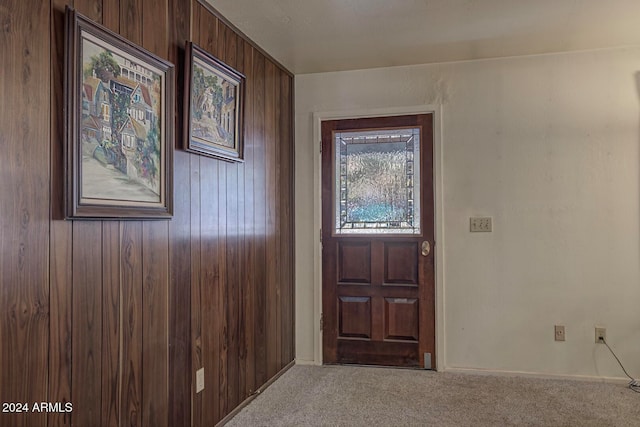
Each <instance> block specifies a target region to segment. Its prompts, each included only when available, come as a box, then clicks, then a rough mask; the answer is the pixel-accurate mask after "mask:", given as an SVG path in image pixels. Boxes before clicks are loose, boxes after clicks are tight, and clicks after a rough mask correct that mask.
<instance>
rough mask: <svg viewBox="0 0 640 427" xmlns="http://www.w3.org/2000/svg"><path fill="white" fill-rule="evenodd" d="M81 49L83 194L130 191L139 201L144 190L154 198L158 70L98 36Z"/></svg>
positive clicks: (157, 180)
mask: <svg viewBox="0 0 640 427" xmlns="http://www.w3.org/2000/svg"><path fill="white" fill-rule="evenodd" d="M83 47H84V49H83V70H84V73H83V74H84V75H83V80H82V86H81V89H82V105H81V116H82V121H81V123H82V132H81V134H82V153H83V156H85V157H86V159H85V160H86V162H85V163H86V164H85V167H84V176H85V177H86V178H87V179H85V180H84V181H83V187H82V191H83V194H86V195H88V197H92V196H95V197H98V196H99V197H107V198H108V197H125V198H126V197H127V196H126V194H127V192H132V193H135V194H136V198H137V199H139V198H140V196H139V193H146V192H148V196H147V198H148V199H149V200H150V201H157V200H158V197H159V191H160V176H159V173H158V169H159V168H158V165H159V164H160V154H159V153H160V151H161V150H160V148H161V143H162V141H160V140H159V135H160V126H161V123H160V122H159V120H158V117H159V116H160V113H161V107H162V106H161V103H160V101H159V91H158V81H159V80H160V74H159V73H155V72H154V71H153V70H151V69H148V68H146V67H144V66H142V65H140V64H137V63H135V62H134V61H132V60H131V59H129V58H127V57H126V55H125V54H124V53H122V52H114V51H113V50H110V49H108V48H105V47H103V46H100V44H99V41H97V40H84V44H83ZM103 169H106V170H107V173H106V175H105V171H104V170H103ZM105 176H106V177H107V178H105ZM122 178H124V179H122ZM104 179H107V182H104ZM110 186H111V187H110ZM115 190H117V191H115Z"/></svg>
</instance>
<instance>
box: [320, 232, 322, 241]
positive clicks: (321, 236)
mask: <svg viewBox="0 0 640 427" xmlns="http://www.w3.org/2000/svg"><path fill="white" fill-rule="evenodd" d="M320 243H322V228H321V229H320Z"/></svg>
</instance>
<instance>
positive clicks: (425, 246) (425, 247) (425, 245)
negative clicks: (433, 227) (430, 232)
mask: <svg viewBox="0 0 640 427" xmlns="http://www.w3.org/2000/svg"><path fill="white" fill-rule="evenodd" d="M430 253H431V243H429V241H428V240H425V241H424V242H422V256H428V255H429V254H430Z"/></svg>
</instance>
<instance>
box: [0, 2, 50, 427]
mask: <svg viewBox="0 0 640 427" xmlns="http://www.w3.org/2000/svg"><path fill="white" fill-rule="evenodd" d="M49 25H50V10H49V8H48V7H46V6H45V5H43V4H38V5H29V4H25V3H22V2H20V1H7V2H3V3H2V6H0V28H1V30H0V52H2V54H3V57H4V58H5V59H4V60H3V62H2V65H0V87H1V88H2V98H3V103H2V104H1V106H0V150H1V152H2V159H3V163H2V167H1V171H0V178H1V179H2V181H1V182H2V186H1V187H0V198H1V199H2V203H0V254H2V258H1V259H0V307H1V308H2V310H0V343H1V347H0V366H1V367H2V371H1V372H0V384H1V386H0V401H1V402H31V401H38V400H40V399H43V398H46V397H47V362H48V360H47V354H48V351H49V335H48V333H49V288H48V282H49V279H48V277H49V253H48V247H49V225H48V218H49V200H50V196H49V180H48V176H49V145H50V142H49V141H50V137H51V136H50V134H49V128H48V126H31V123H30V121H31V120H33V121H34V122H36V123H37V122H40V123H48V122H49V113H50V111H49V107H50V96H51V93H50V88H49V86H48V84H47V82H48V77H49V66H50V57H49V54H50V50H49ZM37 31H40V32H37ZM31 167H33V170H31ZM46 419H47V417H46V414H38V413H35V414H34V413H30V414H28V415H23V414H5V413H0V424H2V425H4V424H7V425H15V426H25V425H45V424H46Z"/></svg>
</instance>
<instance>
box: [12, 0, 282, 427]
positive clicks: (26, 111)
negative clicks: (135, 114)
mask: <svg viewBox="0 0 640 427" xmlns="http://www.w3.org/2000/svg"><path fill="white" fill-rule="evenodd" d="M66 4H69V5H72V6H73V7H75V8H76V9H77V10H78V12H80V13H81V14H83V15H85V16H87V17H88V18H90V19H92V20H94V21H96V22H98V23H102V24H104V25H105V26H106V27H108V28H110V29H111V30H113V31H115V32H118V33H120V34H121V35H123V36H124V37H125V38H127V39H129V40H130V41H132V42H133V43H136V44H139V45H142V46H143V47H145V48H146V49H148V50H150V51H152V52H153V53H155V54H156V55H158V56H160V57H163V58H168V59H169V60H170V61H172V62H173V63H174V64H176V71H177V73H176V75H177V77H176V88H177V96H176V100H177V108H176V120H175V126H176V136H177V138H176V145H177V147H178V148H180V147H182V140H181V139H182V138H181V137H182V135H183V132H182V130H183V120H182V114H183V108H182V100H183V89H182V87H183V81H182V76H183V69H182V66H183V64H184V60H183V52H184V51H183V48H184V41H185V40H188V39H192V40H194V41H196V42H197V43H198V44H200V46H202V47H203V48H205V49H206V50H207V51H209V52H211V53H212V54H214V55H215V56H218V57H220V58H221V59H223V60H224V61H225V62H226V63H228V64H229V65H231V66H232V67H235V68H236V69H238V70H239V71H240V72H242V73H244V74H245V75H246V76H247V81H246V92H245V96H246V98H245V123H244V138H245V139H244V144H245V147H244V149H245V162H244V163H226V162H223V161H220V160H216V159H210V158H205V157H201V156H198V155H192V154H187V153H185V152H183V151H181V150H178V151H177V152H176V153H175V156H174V193H175V194H174V197H175V198H174V201H175V203H174V206H175V208H174V218H173V219H172V220H171V221H144V222H143V221H125V222H120V221H63V220H62V217H63V212H62V190H61V189H62V178H63V174H64V171H63V165H62V138H63V135H62V130H63V128H62V126H63V117H62V110H63V105H62V99H63V94H62V83H61V82H62V80H63V79H62V64H63V39H64V28H63V25H64V19H63V18H64V17H63V13H64V6H65V5H66ZM191 14H193V16H191ZM0 23H2V25H3V27H2V28H3V29H4V32H0V47H2V49H3V51H5V52H8V54H11V57H12V58H14V59H13V60H12V61H8V62H5V63H3V65H2V73H1V74H0V83H1V84H2V87H4V88H5V89H6V90H5V92H4V93H3V95H4V99H12V100H14V99H15V101H12V102H11V104H10V105H8V104H7V103H6V102H3V103H2V106H1V107H0V108H1V110H0V113H2V114H0V123H1V124H2V126H1V127H0V129H2V132H0V148H2V149H3V153H4V156H5V158H7V159H9V161H8V162H7V163H6V164H5V167H3V168H2V169H0V174H1V177H2V179H3V183H5V184H6V185H5V186H3V188H4V189H5V191H2V190H0V194H1V197H2V203H0V214H1V215H0V221H2V222H1V223H0V225H2V226H1V227H0V245H2V246H3V251H2V258H1V259H0V280H2V282H1V283H2V288H0V309H2V310H1V311H0V312H1V313H5V314H4V315H2V316H1V317H0V342H2V344H3V345H2V351H0V366H3V367H7V366H8V367H10V369H4V370H3V371H2V372H1V373H0V397H2V400H3V401H15V400H24V399H26V400H27V401H51V402H56V401H59V402H67V401H71V402H73V409H74V410H73V413H72V414H64V413H50V414H48V415H45V414H31V415H29V416H21V417H17V418H13V417H11V418H9V417H6V416H4V415H2V416H1V417H2V418H0V425H12V426H13V425H17V426H19V425H29V426H32V425H36V426H37V425H45V424H46V423H47V422H48V425H49V426H57V425H71V424H72V425H76V426H86V425H90V426H93V425H102V426H131V425H147V426H168V425H171V426H179V425H191V424H193V425H213V424H215V423H216V422H218V421H219V420H221V419H222V418H223V417H224V416H225V415H227V414H228V413H229V412H230V411H232V410H233V409H234V408H235V407H236V406H237V405H238V404H239V403H240V402H241V401H242V400H244V399H245V398H246V397H248V396H249V395H250V394H251V393H253V392H254V391H255V390H256V389H257V388H258V387H260V386H261V385H263V384H265V382H266V381H267V380H268V379H269V378H270V377H272V376H273V375H274V374H275V373H276V372H277V371H278V370H279V369H280V368H281V367H283V366H284V365H286V363H287V362H288V361H290V360H291V359H292V358H293V335H292V334H293V252H292V250H293V249H292V248H293V230H292V224H293V219H292V217H291V212H292V203H293V197H292V188H293V187H292V186H293V181H292V179H293V164H292V161H293V152H292V149H293V139H292V138H293V135H292V133H291V131H290V129H291V120H292V116H291V111H290V108H291V104H292V93H291V90H290V89H291V77H290V75H289V74H288V73H286V72H284V71H282V70H280V69H279V68H278V67H277V66H276V65H274V62H273V61H271V60H269V59H267V58H266V57H265V56H264V55H263V53H261V51H259V50H257V49H255V48H254V47H253V46H252V45H251V44H250V43H248V42H246V41H245V40H244V39H243V38H241V37H240V36H238V35H237V34H236V33H235V32H234V31H233V30H232V29H231V28H230V27H228V26H227V25H225V24H223V23H222V22H221V21H220V20H219V19H218V18H217V17H216V16H214V14H212V13H211V12H210V11H209V10H208V6H203V5H202V4H200V3H199V2H198V1H196V0H50V1H49V2H44V5H43V2H38V1H35V0H27V1H21V2H17V0H14V1H12V2H10V3H9V5H8V6H6V7H5V5H0ZM36 28H37V30H38V31H34V29H36ZM43 30H44V31H43ZM34 34H40V35H41V36H38V37H33V35H34ZM47 34H50V35H51V37H50V40H49V39H48V37H47ZM36 104H37V108H35V105H36ZM42 105H45V106H50V110H49V109H47V108H42ZM49 112H51V113H52V114H51V115H49ZM16 117H19V118H20V119H16ZM49 117H50V120H49ZM49 121H50V124H48V122H49ZM43 140H44V141H47V142H46V143H45V146H46V147H47V148H46V149H42V147H43V146H42V144H40V143H39V142H38V141H43ZM25 142H28V143H25ZM47 165H49V167H47ZM9 189H10V190H9ZM5 201H9V203H5ZM7 283H9V284H10V285H6V284H7ZM14 284H19V285H20V286H19V287H18V286H14ZM49 292H50V294H49ZM6 348H11V350H12V351H11V352H8V351H4V349H6ZM199 367H204V368H205V373H206V376H205V390H204V391H203V392H202V393H199V394H195V392H194V386H195V384H194V380H195V370H196V369H197V368H199ZM25 378H28V381H24V379H25Z"/></svg>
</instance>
